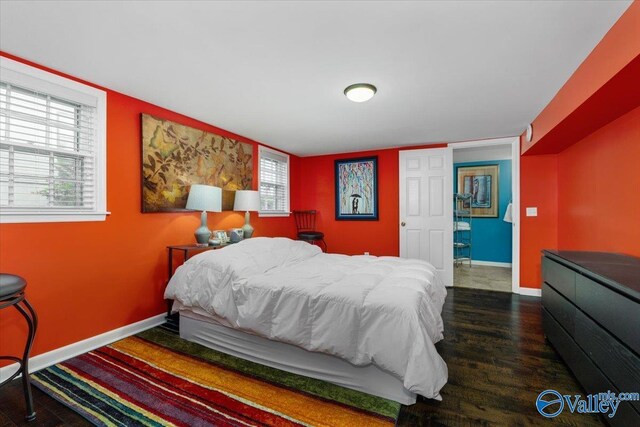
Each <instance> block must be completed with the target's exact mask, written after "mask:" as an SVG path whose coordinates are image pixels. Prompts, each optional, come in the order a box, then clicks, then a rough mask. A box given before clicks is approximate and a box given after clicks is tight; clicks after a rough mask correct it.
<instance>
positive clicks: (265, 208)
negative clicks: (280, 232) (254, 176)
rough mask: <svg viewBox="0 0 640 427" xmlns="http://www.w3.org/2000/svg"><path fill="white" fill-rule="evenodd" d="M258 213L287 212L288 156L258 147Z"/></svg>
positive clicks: (278, 213) (276, 213)
mask: <svg viewBox="0 0 640 427" xmlns="http://www.w3.org/2000/svg"><path fill="white" fill-rule="evenodd" d="M259 156H260V165H259V167H260V213H261V214H267V215H268V214H274V215H288V214H289V156H288V155H286V154H284V153H279V152H277V151H274V150H269V149H267V148H265V147H260V149H259Z"/></svg>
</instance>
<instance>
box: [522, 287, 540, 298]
mask: <svg viewBox="0 0 640 427" xmlns="http://www.w3.org/2000/svg"><path fill="white" fill-rule="evenodd" d="M518 293H519V294H520V295H528V296H530V297H540V296H542V289H536V288H518Z"/></svg>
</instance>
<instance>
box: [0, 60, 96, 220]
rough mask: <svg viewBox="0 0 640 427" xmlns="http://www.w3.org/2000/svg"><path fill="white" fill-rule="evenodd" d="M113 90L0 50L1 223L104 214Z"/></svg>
mask: <svg viewBox="0 0 640 427" xmlns="http://www.w3.org/2000/svg"><path fill="white" fill-rule="evenodd" d="M105 125H106V93H105V92H104V91H101V90H98V89H95V88H92V87H89V86H86V85H84V84H81V83H77V82H74V81H72V80H69V79H66V78H63V77H60V76H57V75H54V74H51V73H48V72H46V71H43V70H40V69H37V68H33V67H30V66H28V65H25V64H22V63H19V62H16V61H12V60H10V59H7V58H4V57H0V222H55V221H104V219H105V216H106V214H107V212H106V140H105V129H106V128H105Z"/></svg>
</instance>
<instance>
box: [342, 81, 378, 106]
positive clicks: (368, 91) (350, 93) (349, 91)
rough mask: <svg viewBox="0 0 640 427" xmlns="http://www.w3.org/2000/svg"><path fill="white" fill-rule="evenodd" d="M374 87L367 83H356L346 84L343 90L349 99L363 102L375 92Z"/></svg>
mask: <svg viewBox="0 0 640 427" xmlns="http://www.w3.org/2000/svg"><path fill="white" fill-rule="evenodd" d="M377 90H378V89H376V87H375V86H374V85H372V84H369V83H356V84H353V85H351V86H347V88H346V89H345V90H344V94H345V96H346V97H347V98H348V99H349V101H353V102H365V101H368V100H370V99H371V98H373V95H375V94H376V91H377Z"/></svg>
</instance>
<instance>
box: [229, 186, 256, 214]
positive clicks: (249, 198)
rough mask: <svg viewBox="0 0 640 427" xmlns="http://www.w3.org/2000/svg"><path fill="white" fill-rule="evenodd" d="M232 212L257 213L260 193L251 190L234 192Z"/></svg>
mask: <svg viewBox="0 0 640 427" xmlns="http://www.w3.org/2000/svg"><path fill="white" fill-rule="evenodd" d="M233 210H234V211H247V212H248V211H259V210H260V193H259V192H257V191H253V190H238V191H236V200H235V202H234V203H233Z"/></svg>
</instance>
